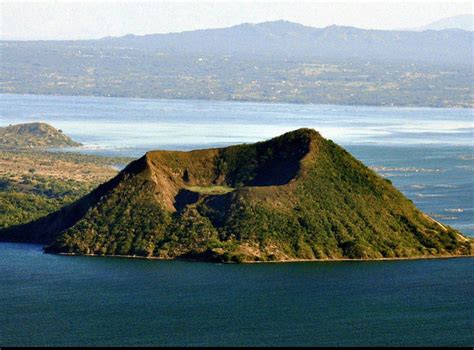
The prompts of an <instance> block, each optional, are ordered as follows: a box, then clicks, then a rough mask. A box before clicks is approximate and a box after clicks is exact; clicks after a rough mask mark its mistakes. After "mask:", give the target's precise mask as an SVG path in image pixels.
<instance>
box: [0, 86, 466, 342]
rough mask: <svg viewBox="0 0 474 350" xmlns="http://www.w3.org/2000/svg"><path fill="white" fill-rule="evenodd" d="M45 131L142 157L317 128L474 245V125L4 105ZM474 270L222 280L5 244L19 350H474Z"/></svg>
mask: <svg viewBox="0 0 474 350" xmlns="http://www.w3.org/2000/svg"><path fill="white" fill-rule="evenodd" d="M32 121H44V122H48V123H51V124H52V125H54V126H55V127H57V128H60V129H62V130H63V131H64V132H65V133H66V134H68V135H70V136H71V137H73V138H74V139H76V140H78V141H80V142H82V143H84V144H85V147H84V148H81V149H69V150H68V151H72V152H83V153H90V154H98V155H121V156H132V157H138V156H141V155H142V154H143V153H144V152H146V151H147V150H150V149H177V150H189V149H195V148H206V147H217V146H225V145H229V144H235V143H241V142H255V141H260V140H264V139H268V138H270V137H273V136H277V135H279V134H281V133H283V132H286V131H290V130H293V129H296V128H299V127H311V128H315V129H317V130H319V131H320V132H321V134H322V135H323V136H324V137H326V138H330V139H333V140H334V141H335V142H337V143H339V144H341V145H343V146H344V147H345V148H346V149H348V150H349V151H350V152H351V153H352V154H354V155H355V156H356V157H357V158H359V159H361V160H362V161H363V162H364V163H366V164H367V165H369V166H371V167H373V169H374V170H375V171H377V172H378V173H380V174H382V175H383V176H386V177H388V178H390V179H391V180H392V181H393V183H394V184H395V185H396V186H397V187H398V188H399V189H400V190H401V191H402V192H404V193H405V194H406V195H407V196H408V197H409V198H411V199H412V200H413V201H414V202H415V204H416V205H417V206H418V207H419V208H420V209H422V210H423V211H425V212H427V213H429V214H431V215H433V216H434V217H436V218H437V219H438V220H440V221H442V222H444V223H447V224H449V225H451V226H453V227H456V228H458V229H460V230H461V231H462V232H463V233H465V234H468V235H471V236H474V202H473V200H474V199H473V198H474V196H473V193H474V176H473V175H474V173H473V172H474V137H473V136H474V134H473V130H474V125H473V110H472V109H430V108H383V107H349V106H318V105H291V104H265V103H235V102H209V101H170V100H144V99H127V98H95V97H66V96H30V95H0V126H5V125H8V124H10V123H12V124H13V123H23V122H32ZM473 290H474V259H472V258H461V259H445V260H413V261H391V262H390V261H385V262H338V263H295V264H259V265H219V264H205V263H187V262H180V261H173V262H171V261H145V260H131V259H118V258H91V257H62V256H55V255H47V254H42V253H41V247H40V246H36V245H21V244H8V243H0V346H2V345H4V346H6V345H214V346H217V345H320V346H325V345H464V346H473V345H474V336H473V334H474V303H473V302H472V295H473V294H472V291H473Z"/></svg>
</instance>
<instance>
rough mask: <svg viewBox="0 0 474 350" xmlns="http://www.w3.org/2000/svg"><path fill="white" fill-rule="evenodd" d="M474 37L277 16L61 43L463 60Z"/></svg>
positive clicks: (244, 53) (279, 54) (210, 52)
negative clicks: (270, 19) (214, 26)
mask: <svg viewBox="0 0 474 350" xmlns="http://www.w3.org/2000/svg"><path fill="white" fill-rule="evenodd" d="M472 39H473V35H472V33H469V32H460V31H455V30H444V31H431V32H430V31H427V32H409V31H390V30H367V29H359V28H354V27H344V26H336V25H332V26H329V27H326V28H314V27H308V26H304V25H302V24H298V23H293V22H289V21H283V20H281V21H274V22H264V23H258V24H251V23H244V24H240V25H236V26H233V27H229V28H221V29H204V30H195V31H189V32H181V33H170V34H152V35H143V36H137V35H126V36H123V37H118V38H112V37H108V38H103V39H100V40H87V41H81V42H64V43H67V44H69V45H78V44H80V45H86V46H89V45H91V46H96V47H109V48H111V47H114V48H118V47H123V48H135V49H142V50H143V49H144V50H153V51H160V52H182V53H186V54H199V55H229V56H233V57H235V56H238V57H242V56H243V57H252V56H268V57H272V58H281V57H283V58H288V59H297V58H317V59H321V60H342V61H344V60H353V59H360V60H369V61H372V60H383V61H386V62H392V61H424V62H431V63H448V62H450V63H467V62H468V57H469V56H470V54H471V51H470V50H471V48H472Z"/></svg>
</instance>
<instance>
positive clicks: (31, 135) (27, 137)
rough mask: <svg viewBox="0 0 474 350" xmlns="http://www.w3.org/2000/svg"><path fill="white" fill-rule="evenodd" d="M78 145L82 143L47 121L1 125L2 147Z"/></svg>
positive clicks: (23, 147) (0, 145)
mask: <svg viewBox="0 0 474 350" xmlns="http://www.w3.org/2000/svg"><path fill="white" fill-rule="evenodd" d="M78 146H82V144H81V143H79V142H76V141H73V140H72V139H71V138H70V137H68V136H66V135H64V134H63V132H62V130H59V129H56V128H54V127H53V126H51V125H49V124H46V123H27V124H15V125H9V126H7V127H0V148H1V149H32V148H56V147H78Z"/></svg>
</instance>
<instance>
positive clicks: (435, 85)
mask: <svg viewBox="0 0 474 350" xmlns="http://www.w3.org/2000/svg"><path fill="white" fill-rule="evenodd" d="M472 42H473V33H472V32H467V31H460V30H452V29H450V30H440V31H422V32H415V31H387V30H366V29H358V28H353V27H340V26H330V27H326V28H313V27H307V26H304V25H301V24H297V23H292V22H287V21H275V22H265V23H259V24H250V23H245V24H241V25H237V26H233V27H230V28H220V29H206V30H196V31H190V32H182V33H171V34H153V35H143V36H136V35H126V36H123V37H119V38H111V37H108V38H103V39H100V40H78V41H25V42H20V41H0V50H1V54H2V59H1V60H0V93H29V94H62V95H93V96H111V97H115V96H120V97H141V98H173V99H211V100H231V101H266V102H290V103H319V104H344V105H381V106H429V107H473V106H474V99H473V92H472V80H473V71H472V65H471V61H472Z"/></svg>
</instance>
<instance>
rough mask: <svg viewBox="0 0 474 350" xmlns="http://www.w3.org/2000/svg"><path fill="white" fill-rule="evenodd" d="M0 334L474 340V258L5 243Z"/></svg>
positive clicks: (98, 338)
mask: <svg viewBox="0 0 474 350" xmlns="http://www.w3.org/2000/svg"><path fill="white" fill-rule="evenodd" d="M0 271H1V274H0V298H1V302H0V345H3V346H7V345H175V346H178V345H214V346H218V345H320V346H330V345H340V346H343V345H464V346H472V345H474V332H473V329H474V303H473V302H472V291H473V290H474V259H472V258H459V259H445V260H413V261H385V262H337V263H293V264H254V265H219V264H208V263H190V262H180V261H146V260H138V259H136V260H135V259H120V258H96V257H63V256H57V255H48V254H43V253H42V252H41V247H39V246H35V245H24V244H8V243H2V244H0Z"/></svg>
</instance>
